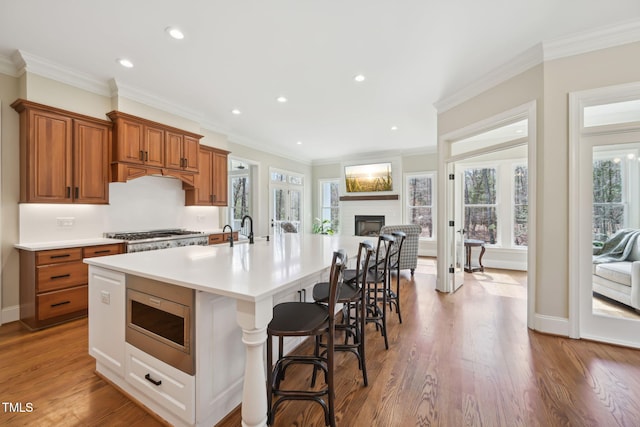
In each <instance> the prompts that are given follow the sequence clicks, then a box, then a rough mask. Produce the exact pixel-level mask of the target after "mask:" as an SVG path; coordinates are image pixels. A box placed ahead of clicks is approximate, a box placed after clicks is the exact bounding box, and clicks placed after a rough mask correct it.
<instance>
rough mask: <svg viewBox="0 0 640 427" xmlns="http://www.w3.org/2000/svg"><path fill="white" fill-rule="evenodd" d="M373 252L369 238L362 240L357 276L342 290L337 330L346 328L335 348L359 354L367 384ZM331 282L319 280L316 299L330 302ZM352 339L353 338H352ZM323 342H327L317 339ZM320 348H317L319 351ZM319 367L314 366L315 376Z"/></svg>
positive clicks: (314, 291) (315, 287)
mask: <svg viewBox="0 0 640 427" xmlns="http://www.w3.org/2000/svg"><path fill="white" fill-rule="evenodd" d="M372 252H373V246H371V243H369V242H361V243H360V245H359V246H358V257H357V259H356V270H355V271H356V274H355V277H354V278H353V280H351V281H350V282H345V283H343V284H342V287H341V288H340V293H339V294H338V301H337V302H338V304H343V306H342V323H336V330H337V331H342V332H344V343H342V344H334V349H335V351H348V352H350V353H353V354H355V356H356V357H357V358H358V367H359V368H360V370H361V371H362V380H363V382H364V385H365V386H367V385H368V384H369V383H368V380H367V365H366V361H365V339H364V331H365V326H366V318H367V316H366V304H367V299H366V287H367V271H368V269H369V259H370V258H371V254H372ZM329 285H330V284H329V283H327V282H322V283H318V284H316V285H315V286H314V287H313V299H314V301H317V302H322V303H327V302H328V300H329V289H330V286H329ZM350 340H351V342H349V341H350ZM317 344H318V345H319V346H324V343H322V342H317ZM318 351H319V349H316V353H317V352H318ZM316 371H317V370H314V380H315V374H316Z"/></svg>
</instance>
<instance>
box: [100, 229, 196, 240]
mask: <svg viewBox="0 0 640 427" xmlns="http://www.w3.org/2000/svg"><path fill="white" fill-rule="evenodd" d="M202 234H203V232H202V231H190V230H183V229H167V230H148V231H126V232H115V233H104V237H107V238H110V239H120V240H127V241H130V240H147V239H159V238H174V237H184V236H191V235H195V236H198V235H202Z"/></svg>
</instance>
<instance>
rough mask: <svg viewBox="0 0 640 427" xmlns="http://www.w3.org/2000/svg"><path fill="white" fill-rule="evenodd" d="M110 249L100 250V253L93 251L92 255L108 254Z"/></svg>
mask: <svg viewBox="0 0 640 427" xmlns="http://www.w3.org/2000/svg"><path fill="white" fill-rule="evenodd" d="M109 252H111V249H102V250H101V251H95V252H94V254H108V253H109Z"/></svg>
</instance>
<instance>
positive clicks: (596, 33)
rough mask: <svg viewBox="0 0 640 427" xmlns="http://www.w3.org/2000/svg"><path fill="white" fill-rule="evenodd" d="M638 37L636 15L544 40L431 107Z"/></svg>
mask: <svg viewBox="0 0 640 427" xmlns="http://www.w3.org/2000/svg"><path fill="white" fill-rule="evenodd" d="M637 41H640V20H639V19H633V20H629V21H626V22H622V23H618V24H615V25H610V26H606V27H601V28H598V29H594V30H589V31H585V32H581V33H578V34H574V35H570V36H567V37H560V38H557V39H554V40H549V41H543V42H541V43H539V44H537V45H535V46H533V47H531V48H529V49H528V50H526V51H524V52H523V53H521V54H520V55H518V56H516V57H515V58H513V59H512V60H511V61H509V62H507V63H506V64H503V65H502V66H499V67H497V68H495V69H494V70H493V71H491V72H489V73H487V74H486V75H484V76H483V77H481V78H480V79H478V80H477V81H475V82H474V83H473V84H471V85H469V86H466V87H464V88H462V89H461V90H459V91H457V92H455V93H453V94H451V95H448V96H445V97H443V98H441V99H440V100H438V101H436V102H435V103H434V107H435V108H436V110H437V111H438V113H443V112H445V111H448V110H450V109H452V108H454V107H456V106H458V105H460V104H462V103H463V102H466V101H468V100H469V99H471V98H473V97H475V96H477V95H479V94H481V93H482V92H484V91H486V90H488V89H491V88H492V87H494V86H496V85H498V84H500V83H502V82H505V81H507V80H509V79H510V78H513V77H515V76H516V75H518V74H520V73H522V72H524V71H526V70H528V69H530V68H532V67H534V66H536V65H538V64H541V63H543V62H545V61H550V60H554V59H560V58H565V57H568V56H573V55H579V54H582V53H587V52H591V51H594V50H600V49H606V48H609V47H614V46H620V45H624V44H628V43H634V42H637Z"/></svg>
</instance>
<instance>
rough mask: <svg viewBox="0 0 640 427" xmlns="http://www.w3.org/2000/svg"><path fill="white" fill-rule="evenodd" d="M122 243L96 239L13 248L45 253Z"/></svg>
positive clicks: (118, 240)
mask: <svg viewBox="0 0 640 427" xmlns="http://www.w3.org/2000/svg"><path fill="white" fill-rule="evenodd" d="M122 242H124V240H120V239H107V238H104V237H96V238H94V239H75V240H58V241H52V242H35V243H16V244H15V245H13V246H14V247H15V248H16V249H22V250H25V251H45V250H48V249H64V248H77V247H81V246H96V245H109V244H113V243H122Z"/></svg>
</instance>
